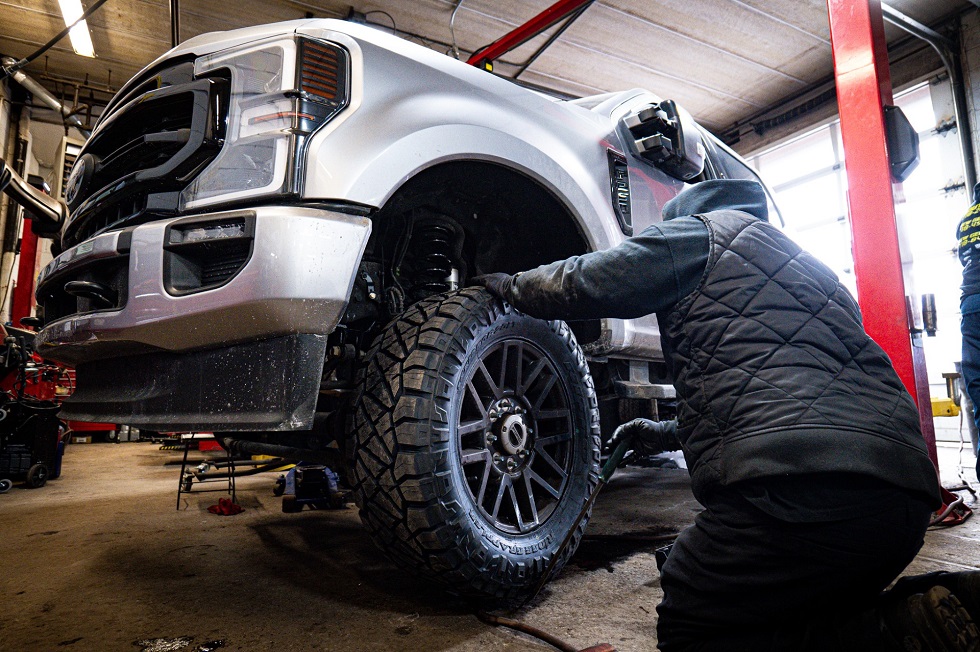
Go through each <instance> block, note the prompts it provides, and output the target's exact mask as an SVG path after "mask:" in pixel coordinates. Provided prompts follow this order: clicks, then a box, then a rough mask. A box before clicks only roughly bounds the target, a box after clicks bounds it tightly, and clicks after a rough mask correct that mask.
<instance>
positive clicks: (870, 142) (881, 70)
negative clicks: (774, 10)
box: [827, 0, 969, 520]
mask: <svg viewBox="0 0 980 652" xmlns="http://www.w3.org/2000/svg"><path fill="white" fill-rule="evenodd" d="M827 11H828V15H829V18H830V40H831V44H832V47H833V52H834V77H835V79H836V82H837V104H838V110H839V112H840V125H841V138H842V140H843V141H844V153H845V156H844V161H845V163H844V167H845V170H846V172H847V187H848V191H847V204H848V213H849V215H850V223H851V237H852V241H853V242H852V249H853V254H854V274H855V276H856V278H857V291H858V303H859V304H860V306H861V313H862V315H863V318H864V328H865V330H866V331H867V332H868V335H870V336H871V338H872V339H874V341H875V342H877V343H878V344H879V345H880V346H881V347H882V348H883V349H884V350H885V352H886V353H887V354H888V356H889V357H890V358H891V360H892V364H893V365H894V366H895V370H896V371H897V372H898V375H899V377H900V378H901V379H902V382H903V383H904V384H905V387H906V388H907V389H908V391H909V393H910V394H911V395H912V398H913V399H915V401H916V403H917V405H918V407H919V416H920V423H921V425H922V434H923V437H925V439H926V444H927V447H928V449H929V455H930V457H931V458H932V461H933V463H934V464H935V465H936V468H937V469H938V468H939V460H938V455H937V451H936V431H935V427H934V425H933V422H932V405H931V399H930V397H929V382H928V378H927V376H926V368H925V356H924V354H923V352H922V348H921V342H920V343H919V346H917V347H914V346H913V342H912V340H911V338H910V335H909V331H910V324H909V315H908V308H907V306H906V298H905V297H906V295H905V280H904V278H903V276H902V260H901V253H900V251H899V244H898V229H897V226H896V223H895V200H894V195H893V194H892V177H891V168H890V165H889V160H888V151H887V146H886V140H885V114H884V106H885V105H890V104H892V102H893V98H892V86H891V75H890V73H889V69H888V52H887V49H886V43H885V25H884V19H883V17H882V11H881V1H880V0H827ZM942 493H943V502H944V503H945V506H946V507H948V506H949V505H951V504H952V503H954V502H956V500H957V497H956V496H954V495H953V494H952V493H950V492H949V491H947V490H945V489H943V490H942ZM944 511H945V510H944ZM965 511H966V512H969V510H965ZM966 515H968V513H967V514H963V513H961V514H960V516H959V520H962V518H964V517H965V516H966Z"/></svg>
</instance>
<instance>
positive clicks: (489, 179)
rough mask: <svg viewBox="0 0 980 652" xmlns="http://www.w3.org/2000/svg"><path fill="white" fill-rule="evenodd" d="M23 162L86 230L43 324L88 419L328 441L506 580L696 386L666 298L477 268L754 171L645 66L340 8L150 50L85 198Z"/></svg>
mask: <svg viewBox="0 0 980 652" xmlns="http://www.w3.org/2000/svg"><path fill="white" fill-rule="evenodd" d="M5 174H6V177H4V178H6V179H7V180H8V181H12V182H11V184H10V185H9V186H8V189H7V190H8V192H9V193H11V194H12V195H13V196H15V197H16V198H19V201H21V202H22V203H25V204H27V205H33V206H34V209H33V211H34V212H35V213H36V214H37V217H38V218H39V221H38V222H37V223H36V226H37V227H38V228H40V229H41V230H42V231H44V230H47V231H48V232H53V231H56V230H58V228H59V227H60V233H59V235H58V237H57V243H56V247H57V251H58V252H60V254H59V255H58V256H57V257H56V258H55V259H54V260H53V261H52V262H51V264H50V265H48V266H47V267H46V268H45V269H44V270H43V271H42V272H41V275H40V277H39V279H38V287H37V299H38V304H39V306H40V310H39V314H38V318H39V320H40V322H41V323H42V324H43V327H42V328H41V330H40V331H39V332H38V334H37V347H38V350H39V352H40V353H41V354H42V355H44V356H45V357H46V358H48V359H51V360H56V361H59V362H63V363H67V364H70V365H73V366H75V368H76V370H77V379H78V389H77V391H76V392H75V394H74V395H73V396H72V397H71V399H70V400H69V401H68V402H67V403H66V404H65V406H64V410H63V415H62V416H63V417H64V418H68V419H78V420H93V421H106V422H116V423H126V424H132V425H135V426H139V427H141V428H149V429H154V430H171V431H172V430H190V429H206V430H209V431H214V432H216V433H219V434H221V435H223V442H224V444H225V445H226V446H227V447H230V448H233V449H238V450H245V451H256V452H258V451H264V452H274V453H275V454H284V455H292V456H294V457H297V456H298V457H302V458H303V459H306V460H307V461H310V460H312V459H314V458H317V459H321V460H323V461H327V462H329V464H330V465H331V466H333V467H334V468H336V469H337V470H338V471H342V472H343V473H344V474H345V475H346V479H347V481H348V482H349V483H350V485H351V487H352V488H353V491H354V495H355V497H356V499H357V503H358V506H359V508H360V514H361V517H362V519H363V521H364V524H365V525H366V526H367V528H368V530H369V531H370V532H371V535H372V536H373V538H374V540H375V541H376V542H377V543H378V544H379V545H380V546H381V547H382V548H383V549H384V550H385V551H386V552H387V553H388V554H390V555H391V557H392V558H393V559H394V560H396V561H397V562H398V563H400V564H403V565H405V566H406V567H409V568H412V569H414V570H416V571H418V572H420V573H421V574H422V575H424V576H427V577H429V578H433V579H437V580H439V581H442V582H444V583H446V584H447V585H449V586H450V587H451V588H452V589H453V590H455V591H458V592H461V593H465V594H469V595H481V596H495V597H503V598H513V597H517V596H520V595H522V594H525V593H526V592H528V591H530V590H531V589H532V588H533V587H534V586H535V585H536V583H537V582H538V580H539V579H540V577H541V575H542V574H543V573H544V570H545V568H546V567H547V566H548V564H549V562H550V561H551V560H552V557H553V556H554V555H555V554H556V551H557V549H558V547H559V544H560V543H561V541H562V540H563V539H564V538H565V535H566V534H567V533H568V532H569V530H570V529H571V528H572V526H573V522H574V521H575V518H576V516H577V515H578V513H579V511H580V510H581V509H582V507H583V505H584V504H585V503H586V501H587V499H588V497H589V495H590V493H591V492H592V491H593V489H594V487H595V484H596V480H597V473H598V464H599V460H600V453H599V451H600V442H601V438H602V437H608V436H609V435H610V434H611V432H612V429H613V428H614V427H615V426H616V425H617V424H618V423H619V422H621V420H623V419H626V418H630V417H634V416H648V417H653V418H656V417H657V416H658V411H660V412H661V413H662V412H663V411H664V410H666V411H669V410H670V409H671V406H672V404H671V399H672V398H673V394H672V391H673V390H672V388H671V387H670V386H669V385H667V384H665V381H663V380H662V379H663V378H664V377H665V373H664V367H663V362H662V360H663V356H662V353H661V349H660V338H659V333H658V330H657V325H656V320H655V318H654V317H653V316H650V317H647V318H643V319H637V320H631V321H624V320H616V319H608V320H602V321H586V322H578V323H572V324H565V323H561V322H545V321H540V320H535V319H531V318H529V317H527V316H525V315H522V314H520V313H518V312H516V311H514V310H513V309H511V308H510V307H509V306H506V305H503V304H502V303H501V302H499V301H497V300H495V299H494V298H492V297H491V296H490V295H489V294H487V293H485V292H484V291H482V290H479V289H476V288H466V287H465V286H466V282H467V279H469V278H471V277H472V276H474V275H476V274H481V273H487V272H492V271H508V272H517V271H519V270H523V269H527V268H530V267H534V266H537V265H539V264H542V263H547V262H551V261H553V260H556V259H560V258H564V257H567V256H571V255H575V254H582V253H585V252H589V251H594V250H598V249H603V248H606V247H610V246H613V245H616V244H617V243H619V242H621V241H622V240H623V239H624V238H625V237H627V236H629V235H631V234H632V233H633V232H634V230H636V231H639V230H642V229H643V228H644V227H646V226H648V225H649V224H651V223H654V222H656V221H658V220H659V219H660V208H661V206H662V205H663V204H664V202H666V201H667V200H668V199H670V198H671V197H673V196H674V195H675V194H677V192H679V191H680V190H681V189H682V188H683V187H684V184H685V183H686V182H691V181H696V180H701V179H706V178H718V177H738V178H754V173H752V171H751V170H749V169H748V168H747V166H746V165H745V163H744V162H743V161H741V160H740V159H739V158H738V157H737V156H736V155H735V154H734V153H732V152H731V151H730V150H729V149H727V148H726V147H725V146H723V145H722V144H721V143H720V142H718V141H717V139H715V138H714V137H713V136H711V135H710V134H709V133H707V132H706V131H704V130H703V129H702V128H701V127H699V126H698V125H697V124H696V123H694V122H693V121H692V120H691V119H690V117H689V116H687V115H685V114H684V113H683V111H682V110H680V109H679V108H678V107H677V106H676V105H675V104H674V103H673V102H670V101H662V100H661V98H658V97H656V96H655V95H653V94H651V93H649V92H647V91H643V90H631V91H626V92H622V93H610V94H605V95H600V96H595V97H588V98H583V99H580V100H575V101H561V100H557V99H554V98H551V97H548V96H545V95H543V94H541V93H538V92H534V91H532V90H528V89H526V88H522V87H521V86H519V85H516V84H514V83H512V82H510V81H508V80H506V79H502V78H499V77H496V76H494V75H492V74H490V73H487V72H485V71H482V70H479V69H476V68H473V67H471V66H468V65H465V64H464V63H462V62H459V61H456V60H454V59H451V58H449V57H446V56H444V55H441V54H439V53H436V52H433V51H431V50H428V49H426V48H423V47H421V46H418V45H414V44H412V43H408V42H406V41H403V40H401V39H398V38H396V37H394V36H391V35H388V34H385V33H382V32H380V31H377V30H374V29H371V28H368V27H365V26H359V25H355V24H352V23H348V22H342V21H335V20H302V21H294V22H288V23H280V24H275V25H266V26H260V27H253V28H247V29H241V30H235V31H230V32H222V33H216V34H206V35H203V36H199V37H197V38H194V39H191V40H190V41H187V42H186V43H184V44H182V45H181V46H179V47H177V48H175V49H174V50H171V51H170V52H168V53H167V54H165V55H164V56H162V57H161V58H159V59H158V60H156V61H154V62H153V63H152V64H150V65H149V66H148V67H147V68H146V69H145V70H143V71H142V72H141V73H140V74H138V75H137V76H136V77H135V78H134V79H132V80H131V81H130V82H128V83H127V84H126V85H125V86H124V87H123V88H122V90H121V91H120V92H119V93H118V95H117V96H116V97H115V98H114V99H113V100H112V102H111V103H110V104H109V106H108V107H107V108H106V111H105V112H104V114H103V115H102V117H101V119H100V120H99V123H98V124H97V125H96V128H95V130H94V132H93V133H92V136H91V138H90V139H89V141H88V142H87V143H86V145H85V147H84V149H83V151H82V153H81V155H80V157H79V158H78V160H77V162H76V163H75V166H74V168H73V170H72V173H71V176H70V178H69V181H68V184H67V193H66V195H67V196H66V200H67V208H66V207H65V206H64V204H58V203H57V202H52V201H51V200H50V198H37V197H34V198H32V197H31V196H30V192H29V189H25V188H23V187H22V184H21V183H19V180H18V179H16V178H11V175H10V174H9V171H8V172H7V173H5ZM0 185H4V184H3V183H2V181H0ZM32 202H33V204H32ZM39 202H46V203H44V204H43V205H42V204H40V203H39ZM658 379H661V380H659V381H658ZM584 527H585V521H583V522H582V524H581V525H580V526H579V528H578V532H577V533H576V534H575V538H574V543H575V544H577V541H578V538H580V537H581V533H582V531H583V530H584ZM574 548H575V545H572V546H570V547H569V548H568V549H567V550H566V551H565V553H564V554H563V556H564V557H565V559H567V557H568V556H570V555H571V553H572V552H573V551H574ZM565 559H561V560H559V564H558V565H560V564H561V563H563V562H564V561H565Z"/></svg>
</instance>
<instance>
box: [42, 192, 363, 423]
mask: <svg viewBox="0 0 980 652" xmlns="http://www.w3.org/2000/svg"><path fill="white" fill-rule="evenodd" d="M230 223H234V224H239V223H242V224H244V225H245V228H244V230H243V231H241V232H238V231H236V232H235V236H236V237H238V238H239V239H240V240H241V239H243V238H244V239H247V240H248V242H247V248H246V249H243V248H242V246H245V245H242V246H239V250H240V251H244V252H245V254H243V256H242V258H241V261H238V262H235V263H233V264H232V265H231V267H234V266H235V265H238V269H237V271H235V270H232V273H230V275H227V272H224V273H225V274H226V275H227V278H222V277H221V276H220V275H219V276H217V277H216V276H215V275H214V273H212V272H205V273H203V275H204V278H205V279H209V280H211V281H213V279H214V278H218V281H219V282H218V283H217V285H215V284H214V282H211V284H210V285H208V284H207V283H204V285H203V289H200V290H198V289H195V288H194V287H192V286H193V283H191V284H190V285H188V283H187V282H186V278H187V276H188V275H187V273H186V268H187V267H188V266H189V267H195V265H196V266H197V267H196V269H197V271H196V272H195V273H198V275H199V276H200V275H201V274H202V272H201V271H200V267H201V266H200V265H199V264H197V263H196V262H194V260H191V262H189V263H188V262H187V260H189V259H188V258H187V256H184V255H183V254H184V252H186V251H187V250H186V248H185V249H181V248H180V246H179V244H180V243H179V242H178V243H177V245H175V244H174V241H175V240H178V241H179V240H181V238H184V239H185V240H186V239H187V236H185V235H181V236H177V237H175V236H173V235H172V234H173V233H174V232H175V231H180V232H181V234H186V233H189V232H194V233H195V234H196V235H194V237H195V238H197V237H199V236H200V234H207V233H209V232H211V233H213V234H217V236H218V237H216V238H215V240H216V241H217V240H220V239H221V235H220V228H221V227H222V226H223V225H227V224H230ZM370 233H371V222H370V220H368V219H367V218H365V217H360V216H354V215H349V214H345V213H339V212H334V211H327V210H320V209H313V208H305V207H289V206H268V207H260V208H251V209H247V210H239V211H227V212H222V213H211V214H203V215H194V216H191V217H184V218H178V219H171V220H160V221H156V222H150V223H147V224H142V225H139V226H136V227H133V228H130V229H126V230H123V231H117V232H112V233H105V234H102V235H99V236H96V237H95V238H92V239H90V240H88V241H86V242H83V243H82V244H80V245H78V246H76V247H73V248H72V249H69V250H67V251H65V252H64V253H62V254H61V255H59V256H58V257H57V258H55V259H54V260H53V261H52V262H51V263H50V264H49V265H48V266H47V267H45V269H44V270H43V271H42V272H41V275H40V276H39V278H38V290H37V295H38V301H39V303H44V305H45V317H46V319H50V316H49V315H48V313H49V308H48V304H49V303H50V304H52V305H57V307H58V309H59V310H60V311H61V312H64V313H67V314H65V315H64V316H60V317H58V318H56V319H55V320H54V321H50V323H47V324H46V325H45V327H44V328H43V329H42V330H41V331H40V332H39V333H38V335H37V338H36V345H37V348H38V352H39V353H40V354H41V355H42V356H43V357H45V358H46V359H50V360H55V361H58V362H63V363H65V364H68V365H72V366H75V367H76V370H77V373H78V390H77V391H76V393H75V395H74V396H73V397H72V398H71V399H70V400H69V401H68V402H67V403H66V405H65V407H64V410H63V414H64V415H65V417H66V418H71V419H77V420H100V421H113V422H117V423H125V424H133V425H144V426H155V427H158V428H159V429H168V428H169V429H172V430H178V429H190V428H204V427H212V426H213V427H214V429H216V430H219V429H220V430H228V429H243V430H247V429H273V430H277V429H297V428H301V427H306V425H307V424H308V423H309V422H310V421H311V420H312V409H313V408H312V403H310V401H313V402H314V403H315V398H316V388H317V387H318V383H319V375H320V367H321V366H322V363H323V353H324V350H325V347H326V336H327V335H328V334H329V333H331V332H332V331H333V330H334V329H335V328H336V326H337V323H338V322H339V320H340V318H341V316H342V315H343V312H344V310H345V308H346V305H347V299H348V297H349V296H350V291H351V287H352V285H353V282H354V278H355V275H356V273H357V268H358V265H359V262H360V259H361V256H362V254H363V252H364V248H365V246H366V245H367V240H368V237H369V236H370ZM196 242H197V244H196V245H195V246H196V247H198V248H197V249H195V251H197V252H198V253H197V254H196V255H197V256H198V258H201V254H200V252H201V251H202V249H201V247H204V249H203V250H204V251H205V252H206V251H207V249H206V245H204V244H202V243H203V240H201V241H196ZM240 244H241V243H240ZM206 258H207V256H206V255H204V257H203V259H204V260H205V261H206ZM195 260H196V259H195ZM181 270H183V271H181ZM219 271H221V270H220V269H219ZM191 276H193V274H191ZM73 282H74V283H75V284H76V285H74V286H72V285H71V284H72V283H73ZM78 283H88V284H90V286H91V287H97V288H103V289H105V288H108V291H100V292H102V294H103V295H105V294H109V295H111V296H112V297H113V299H112V300H107V299H102V298H101V297H95V295H98V294H99V292H95V293H94V294H93V293H91V292H88V291H85V290H84V289H83V291H82V292H79V291H78V287H79V286H78V285H77V284H78ZM91 284H96V285H91ZM84 287H89V286H84ZM69 290H71V291H70V292H69ZM66 292H68V293H67V294H66ZM93 297H95V298H98V299H99V300H98V301H96V300H95V298H93ZM66 298H67V299H66ZM66 300H67V301H68V302H69V303H68V306H69V307H68V308H65V305H66V304H65V301H66ZM111 301H115V303H116V304H117V305H111V306H109V307H106V306H105V304H107V303H111ZM241 374H250V375H251V378H252V379H253V381H261V383H260V384H259V385H256V383H255V382H253V381H250V382H241V381H240V382H239V383H238V384H237V386H239V387H241V389H240V391H235V390H234V387H235V386H236V384H235V383H234V382H230V383H229V382H227V380H222V381H221V382H216V376H218V375H224V376H227V377H228V378H230V379H235V378H238V379H241V378H242V376H241ZM310 376H312V377H313V378H312V381H311V380H310V378H309V377H310ZM290 383H292V384H293V385H294V386H293V387H292V388H289V384H290ZM296 383H299V384H300V385H302V387H300V386H297V385H296ZM307 385H309V387H307ZM282 386H286V387H287V388H289V391H280V390H282ZM219 388H220V390H221V391H220V392H219V393H220V394H221V396H218V395H217V394H216V392H215V391H214V390H217V389H219ZM311 392H312V395H311ZM257 395H258V396H264V399H263V400H261V401H258V402H256V400H255V397H256V396H257ZM277 397H278V398H277ZM265 399H268V400H265ZM277 422H278V423H279V425H278V427H277V426H276V423H277ZM222 424H224V427H222Z"/></svg>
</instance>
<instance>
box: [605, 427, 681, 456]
mask: <svg viewBox="0 0 980 652" xmlns="http://www.w3.org/2000/svg"><path fill="white" fill-rule="evenodd" d="M622 441H629V442H630V444H629V449H630V450H632V451H633V453H634V454H635V455H643V456H645V455H657V454H658V453H663V452H665V451H676V450H679V449H680V442H678V441H677V421H651V420H650V419H633V420H632V421H628V422H626V423H624V424H623V425H621V426H620V427H618V428H616V432H614V433H613V436H612V439H610V440H609V442H608V443H607V444H606V450H607V451H609V452H612V451H614V450H616V447H617V446H619V444H620V442H622Z"/></svg>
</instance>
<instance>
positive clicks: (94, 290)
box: [65, 281, 119, 308]
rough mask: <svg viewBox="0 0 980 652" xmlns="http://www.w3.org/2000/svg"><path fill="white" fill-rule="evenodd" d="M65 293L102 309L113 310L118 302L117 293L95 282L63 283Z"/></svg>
mask: <svg viewBox="0 0 980 652" xmlns="http://www.w3.org/2000/svg"><path fill="white" fill-rule="evenodd" d="M65 292H67V293H68V294H70V295H72V296H73V297H81V298H83V299H89V300H91V301H93V302H95V303H96V305H98V306H100V307H102V308H115V307H116V301H118V300H119V293H118V292H116V291H115V290H113V289H112V288H111V287H109V286H108V285H104V284H102V283H96V282H95V281H68V282H67V283H65Z"/></svg>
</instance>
